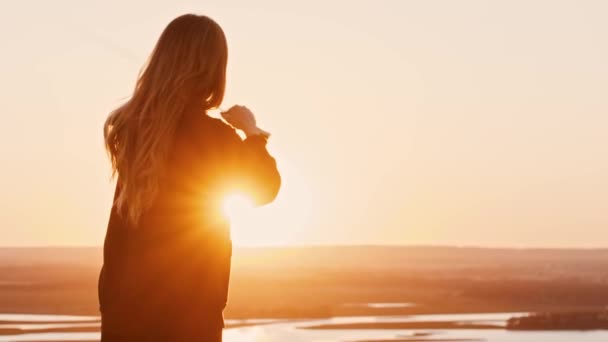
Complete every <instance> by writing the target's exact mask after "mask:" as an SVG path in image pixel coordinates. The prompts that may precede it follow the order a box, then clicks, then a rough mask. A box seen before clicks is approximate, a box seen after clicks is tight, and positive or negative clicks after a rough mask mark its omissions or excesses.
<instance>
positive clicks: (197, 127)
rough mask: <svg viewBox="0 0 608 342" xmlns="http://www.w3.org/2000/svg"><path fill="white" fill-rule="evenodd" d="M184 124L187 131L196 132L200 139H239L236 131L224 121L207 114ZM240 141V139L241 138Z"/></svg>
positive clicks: (197, 116)
mask: <svg viewBox="0 0 608 342" xmlns="http://www.w3.org/2000/svg"><path fill="white" fill-rule="evenodd" d="M186 121H187V122H184V124H185V125H186V126H187V129H189V130H192V131H194V132H195V135H196V136H200V137H205V138H209V137H215V138H220V139H227V140H234V139H235V138H239V135H238V133H237V132H236V130H235V129H234V128H233V127H232V126H230V125H229V124H227V123H226V122H224V121H223V120H222V119H218V118H214V117H212V116H209V115H207V114H200V115H196V116H194V117H191V118H190V120H186ZM239 139H240V138H239Z"/></svg>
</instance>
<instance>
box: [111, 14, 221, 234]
mask: <svg viewBox="0 0 608 342" xmlns="http://www.w3.org/2000/svg"><path fill="white" fill-rule="evenodd" d="M227 60H228V48H227V44H226V37H225V36H224V32H223V31H222V29H221V28H220V26H219V25H218V24H217V23H216V22H214V21H213V20H212V19H210V18H208V17H206V16H198V15H193V14H186V15H182V16H180V17H178V18H176V19H174V20H173V21H172V22H171V23H170V24H169V25H168V26H167V27H166V28H165V30H164V31H163V33H162V34H161V36H160V38H159V39H158V42H157V43H156V46H155V47H154V51H153V52H152V54H151V56H150V58H149V60H148V62H147V64H146V65H145V66H144V68H143V69H142V72H141V73H140V76H139V78H138V80H137V83H136V85H135V90H134V92H133V95H132V96H131V98H130V99H129V100H128V101H127V102H126V103H125V104H123V105H122V106H120V107H118V108H117V109H116V110H114V111H113V112H112V113H110V115H109V116H108V118H107V120H106V122H105V125H104V138H105V147H106V150H107V152H108V154H109V156H110V160H111V163H112V175H113V176H116V175H118V182H119V184H120V192H119V194H118V196H117V198H116V200H115V203H114V205H116V206H117V208H118V210H119V212H120V213H121V215H124V216H126V217H127V219H128V220H129V221H130V222H132V223H136V222H137V221H138V219H139V217H140V216H141V214H142V212H143V211H144V210H146V209H147V208H149V207H150V206H151V205H152V203H153V201H154V199H155V197H156V195H157V193H158V191H159V186H160V179H161V177H162V176H163V173H164V171H165V165H166V162H167V158H168V154H169V152H170V149H171V147H172V144H173V140H174V135H175V132H176V129H177V126H178V125H179V122H180V120H181V118H182V116H183V115H184V113H185V112H186V111H192V110H200V112H201V113H202V112H204V111H206V110H209V109H212V108H217V107H219V106H220V104H221V103H222V100H223V97H224V89H225V85H226V64H227Z"/></svg>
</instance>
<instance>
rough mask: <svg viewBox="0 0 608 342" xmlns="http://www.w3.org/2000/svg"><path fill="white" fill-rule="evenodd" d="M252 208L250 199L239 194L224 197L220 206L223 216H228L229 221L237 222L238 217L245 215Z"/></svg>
mask: <svg viewBox="0 0 608 342" xmlns="http://www.w3.org/2000/svg"><path fill="white" fill-rule="evenodd" d="M252 208H253V204H252V203H251V199H250V198H249V197H247V196H245V195H243V194H240V193H234V194H230V195H228V196H226V198H224V202H223V204H222V209H223V211H224V215H226V216H228V218H230V220H238V218H239V217H243V216H245V215H247V214H248V211H250V210H251V209H252Z"/></svg>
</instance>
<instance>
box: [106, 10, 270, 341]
mask: <svg viewBox="0 0 608 342" xmlns="http://www.w3.org/2000/svg"><path fill="white" fill-rule="evenodd" d="M227 58H228V51H227V45H226V38H225V36H224V33H223V32H222V29H221V28H220V27H219V25H218V24H217V23H215V22H214V21H213V20H211V19H209V18H208V17H205V16H197V15H192V14H188V15H183V16H180V17H178V18H176V19H175V20H173V21H172V22H171V23H170V24H169V25H168V26H167V28H166V29H165V30H164V32H163V33H162V35H161V36H160V38H159V40H158V42H157V44H156V47H155V48H154V51H153V52H152V55H151V57H150V59H149V61H148V63H147V65H146V66H145V68H144V70H143V72H142V73H141V75H140V77H139V79H138V80H137V84H136V86H135V90H134V93H133V95H132V97H131V99H130V100H129V101H127V102H126V103H125V104H124V105H122V106H121V107H119V108H118V109H116V110H115V111H114V112H112V113H111V114H110V116H109V117H108V119H107V121H106V123H105V126H104V136H105V144H106V149H107V151H108V154H109V156H110V159H111V162H112V169H113V172H114V174H115V175H117V176H118V181H117V186H116V192H115V195H114V205H113V206H112V211H111V214H110V220H109V224H108V230H107V234H106V238H105V245H104V265H103V268H102V270H101V274H100V277H99V302H100V311H101V317H102V341H104V342H110V341H172V342H178V341H201V342H203V341H205V342H206V341H214V342H215V341H221V335H222V328H223V318H222V311H223V309H224V307H225V305H226V301H227V292H228V278H229V274H230V258H231V255H232V243H231V240H230V233H229V224H228V222H227V219H226V218H225V217H224V216H223V215H222V213H221V210H220V208H221V202H222V199H223V198H225V196H226V195H227V194H229V193H231V192H234V191H240V192H245V193H246V194H248V195H249V196H250V198H252V199H253V200H254V202H256V203H257V204H259V205H261V204H265V203H268V202H270V201H272V200H273V199H274V198H275V196H276V194H277V192H278V190H279V187H280V176H279V173H278V171H277V168H276V164H275V161H274V159H273V158H272V157H271V156H270V155H269V154H268V152H267V151H266V147H265V146H266V139H267V138H268V134H267V133H265V132H264V131H263V130H261V129H259V128H258V127H257V126H256V123H255V118H254V116H253V114H252V113H251V112H250V111H249V110H248V109H247V108H246V107H241V106H234V107H232V108H230V110H228V111H226V112H223V113H222V115H223V117H224V119H225V120H226V121H227V122H228V123H229V124H231V126H232V127H231V126H229V125H227V124H225V123H224V122H223V121H221V120H219V119H214V118H211V117H209V116H208V115H207V112H208V111H209V110H212V109H215V108H219V106H220V104H221V103H222V99H223V96H224V88H225V83H226V64H227ZM235 129H239V130H241V131H242V132H243V133H244V134H245V135H246V137H247V138H246V139H245V140H244V141H243V140H241V138H240V137H239V135H238V134H237V133H236V131H235Z"/></svg>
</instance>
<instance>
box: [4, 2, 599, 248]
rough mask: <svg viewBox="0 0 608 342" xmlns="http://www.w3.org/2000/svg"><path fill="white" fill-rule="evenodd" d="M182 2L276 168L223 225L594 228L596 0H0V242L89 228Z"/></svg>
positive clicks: (57, 236)
mask: <svg viewBox="0 0 608 342" xmlns="http://www.w3.org/2000/svg"><path fill="white" fill-rule="evenodd" d="M186 12H196V13H203V14H207V15H210V16H211V17H213V18H215V19H216V20H217V21H218V22H219V23H220V25H222V26H223V28H224V29H225V31H226V34H227V37H228V41H229V46H230V61H229V70H228V73H229V84H228V89H227V91H228V93H227V98H226V102H225V103H226V104H227V105H230V104H233V103H239V104H245V105H247V106H249V107H250V108H251V109H253V110H254V111H255V112H256V113H257V114H258V117H259V119H258V120H259V122H260V123H261V126H262V127H263V128H265V129H267V130H269V131H271V132H272V133H273V136H272V138H271V143H270V144H269V149H270V150H271V151H272V152H274V153H275V155H276V156H277V159H278V161H279V165H280V168H281V171H282V172H283V179H284V187H283V190H282V192H281V194H280V195H279V197H278V198H277V201H276V202H275V203H274V204H272V205H271V206H269V207H266V208H263V209H259V210H257V211H250V212H247V213H246V215H245V214H244V216H243V217H239V218H238V219H237V222H236V227H235V229H236V230H237V231H236V236H235V240H236V242H237V243H240V244H283V243H300V244H310V243H324V244H328V243H340V244H343V243H391V244H458V245H489V246H607V245H608V229H607V228H608V153H606V149H607V147H608V134H607V131H608V95H607V91H608V39H607V37H608V20H606V15H607V14H608V2H607V1H575V0H572V1H556V0H547V1H524V0H522V1H516V0H515V1H514V0H509V1H507V0H505V1H485V0H480V1H453V0H446V1H428V0H419V1H405V0H403V1H400V0H395V1H372V0H370V1H352V0H349V1H278V0H277V1H246V0H241V1H220V0H218V1H177V0H172V1H162V2H161V1H117V0H113V1H80V0H71V1H66V0H61V1H42V0H40V1H12V2H9V1H2V2H1V3H0V41H1V42H2V47H0V49H1V50H0V52H1V54H0V62H1V63H0V75H1V78H0V94H1V95H0V96H1V97H0V99H1V100H0V116H1V118H2V120H1V123H2V131H3V133H2V134H1V135H0V158H1V162H2V169H1V170H2V171H1V177H0V245H98V244H101V243H102V241H103V236H104V234H105V226H106V223H107V217H108V211H109V207H110V202H111V196H112V191H113V186H112V183H111V182H110V181H109V175H110V172H109V165H108V162H107V158H106V155H105V153H104V150H103V143H102V134H101V133H102V124H103V121H104V120H105V117H106V115H107V113H108V112H109V111H110V110H111V109H113V108H114V107H115V106H117V105H118V104H120V103H121V101H123V100H124V99H125V98H127V97H128V96H129V95H130V92H131V89H132V87H133V83H134V80H135V78H136V76H137V73H138V71H139V68H140V67H141V65H142V63H143V62H144V60H145V58H146V57H147V55H148V53H149V52H150V51H151V49H152V47H153V45H154V43H155V41H156V39H157V38H158V35H159V34H160V32H161V31H162V29H163V28H164V27H165V25H166V24H167V23H168V22H169V21H170V20H171V19H173V18H174V17H175V16H177V15H179V14H182V13H186ZM245 221H246V222H245Z"/></svg>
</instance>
